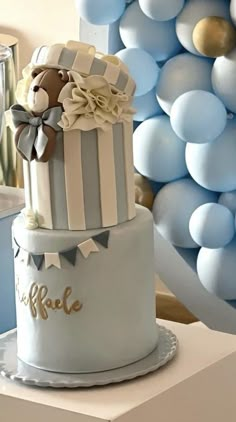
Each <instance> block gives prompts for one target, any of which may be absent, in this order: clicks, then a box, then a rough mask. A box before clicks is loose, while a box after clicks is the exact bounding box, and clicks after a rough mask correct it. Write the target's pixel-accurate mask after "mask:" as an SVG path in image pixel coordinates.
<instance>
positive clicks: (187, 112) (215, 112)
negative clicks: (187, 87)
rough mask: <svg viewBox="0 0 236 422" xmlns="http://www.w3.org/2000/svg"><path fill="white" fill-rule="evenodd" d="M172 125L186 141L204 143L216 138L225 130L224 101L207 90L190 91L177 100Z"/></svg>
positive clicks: (172, 109)
mask: <svg viewBox="0 0 236 422" xmlns="http://www.w3.org/2000/svg"><path fill="white" fill-rule="evenodd" d="M170 122H171V126H172V128H173V129H174V131H175V133H176V134H177V135H178V136H179V137H180V138H181V139H183V140H184V141H185V142H193V143H196V144H202V143H205V142H210V141H213V140H214V139H216V138H217V137H218V136H219V135H220V134H221V133H222V132H223V130H224V128H225V126H226V122H227V112H226V108H225V106H224V104H223V103H222V101H220V100H219V98H217V97H216V96H215V95H214V94H212V93H211V92H207V91H202V90H196V91H189V92H186V93H185V94H182V95H180V97H178V98H177V100H175V102H174V104H173V106H172V108H171V114H170Z"/></svg>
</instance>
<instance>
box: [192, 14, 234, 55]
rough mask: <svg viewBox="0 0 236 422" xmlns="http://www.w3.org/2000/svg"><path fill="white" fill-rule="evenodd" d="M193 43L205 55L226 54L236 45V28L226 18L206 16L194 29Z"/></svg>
mask: <svg viewBox="0 0 236 422" xmlns="http://www.w3.org/2000/svg"><path fill="white" fill-rule="evenodd" d="M193 44H194V46H195V48H196V49H197V50H198V51H199V53H201V54H203V55H204V56H207V57H220V56H225V55H226V54H228V53H229V52H230V51H231V50H232V49H233V48H235V47H236V29H235V27H234V26H233V25H232V24H231V23H230V22H228V21H227V20H226V19H224V18H220V17H217V16H209V17H206V18H204V19H201V20H200V21H199V22H198V23H197V25H196V26H195V28H194V30H193Z"/></svg>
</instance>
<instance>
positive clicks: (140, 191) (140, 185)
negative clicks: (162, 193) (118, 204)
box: [134, 174, 154, 210]
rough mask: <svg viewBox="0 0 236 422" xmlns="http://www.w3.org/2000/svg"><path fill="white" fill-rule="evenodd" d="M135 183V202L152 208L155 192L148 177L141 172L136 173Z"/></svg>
mask: <svg viewBox="0 0 236 422" xmlns="http://www.w3.org/2000/svg"><path fill="white" fill-rule="evenodd" d="M134 183H135V202H136V204H139V205H142V206H143V207H146V208H148V209H149V210H151V209H152V206H153V202H154V194H153V192H152V189H151V186H150V184H149V183H148V181H147V179H146V178H145V177H143V176H141V174H135V175H134Z"/></svg>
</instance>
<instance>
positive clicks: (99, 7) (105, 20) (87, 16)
mask: <svg viewBox="0 0 236 422" xmlns="http://www.w3.org/2000/svg"><path fill="white" fill-rule="evenodd" d="M96 3H97V4H96V5H95V4H94V0H76V7H77V10H78V13H79V16H80V17H81V18H82V19H84V20H85V21H87V22H89V23H92V24H94V25H109V24H111V23H113V22H115V21H117V20H118V19H119V18H120V17H121V16H122V15H123V13H124V10H125V4H126V2H125V0H99V1H98V0H96Z"/></svg>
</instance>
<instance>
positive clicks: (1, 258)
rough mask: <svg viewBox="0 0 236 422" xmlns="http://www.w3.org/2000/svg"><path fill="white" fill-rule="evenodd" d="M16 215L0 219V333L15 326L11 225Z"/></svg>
mask: <svg viewBox="0 0 236 422" xmlns="http://www.w3.org/2000/svg"><path fill="white" fill-rule="evenodd" d="M15 217H16V214H15V215H11V216H10V217H5V218H2V219H0V334H1V333H3V332H4V331H8V330H10V329H12V328H14V327H15V326H16V312H15V289H14V255H13V250H12V241H11V225H12V221H13V220H14V218H15Z"/></svg>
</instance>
